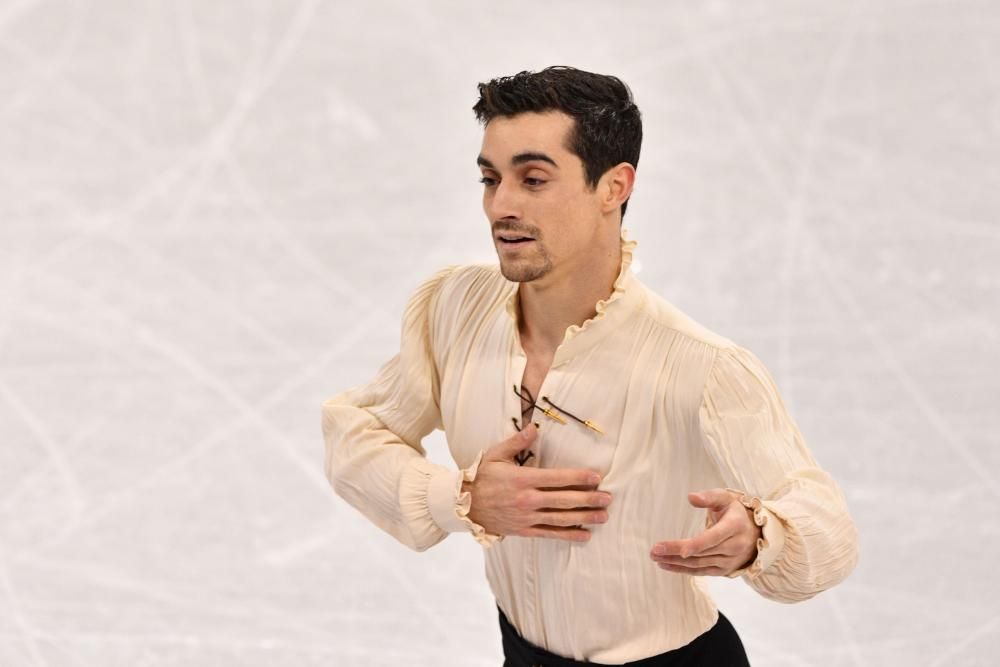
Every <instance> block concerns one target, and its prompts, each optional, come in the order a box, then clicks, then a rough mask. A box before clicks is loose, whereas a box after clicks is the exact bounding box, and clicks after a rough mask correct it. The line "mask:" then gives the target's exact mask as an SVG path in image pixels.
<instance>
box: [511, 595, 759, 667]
mask: <svg viewBox="0 0 1000 667" xmlns="http://www.w3.org/2000/svg"><path fill="white" fill-rule="evenodd" d="M497 611H498V612H500V633H501V636H502V639H503V655H504V663H503V667H574V666H576V665H581V666H583V667H609V666H607V665H602V664H601V663H597V662H580V661H579V660H573V659H571V658H564V657H562V656H559V655H556V654H555V653H550V652H548V651H546V650H545V649H543V648H540V647H538V646H535V645H534V644H532V643H530V642H528V641H527V640H525V639H524V638H523V637H521V635H519V634H518V632H517V630H516V629H515V628H514V626H512V625H511V624H510V621H509V620H507V616H506V615H504V613H503V610H501V609H500V607H499V606H498V607H497ZM624 667H750V661H749V659H748V658H747V654H746V651H745V650H744V649H743V642H742V641H740V636H739V635H738V634H737V633H736V629H735V628H734V627H733V625H732V623H730V622H729V619H727V618H726V617H725V616H723V615H722V612H719V620H718V621H717V622H716V624H715V625H713V626H712V627H711V628H709V630H708V631H706V632H705V633H704V634H701V635H699V636H698V637H696V638H695V639H694V641H692V642H691V643H690V644H687V645H686V646H682V647H680V648H678V649H674V650H673V651H667V652H666V653H661V654H660V655H654V656H652V657H649V658H643V659H642V660H636V661H633V662H627V663H625V665H624Z"/></svg>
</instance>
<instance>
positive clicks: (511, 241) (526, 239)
mask: <svg viewBox="0 0 1000 667" xmlns="http://www.w3.org/2000/svg"><path fill="white" fill-rule="evenodd" d="M534 240H535V239H533V238H531V237H530V236H514V235H506V234H505V235H503V236H498V237H497V241H499V242H500V245H502V246H507V247H513V246H520V245H527V244H528V243H531V242H532V241H534Z"/></svg>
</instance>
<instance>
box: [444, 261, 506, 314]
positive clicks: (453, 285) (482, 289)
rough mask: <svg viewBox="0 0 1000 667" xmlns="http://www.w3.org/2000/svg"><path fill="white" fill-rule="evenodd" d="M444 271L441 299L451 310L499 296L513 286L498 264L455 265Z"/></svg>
mask: <svg viewBox="0 0 1000 667" xmlns="http://www.w3.org/2000/svg"><path fill="white" fill-rule="evenodd" d="M443 271H444V272H446V275H445V276H444V278H443V280H442V281H441V287H440V297H439V298H440V300H441V302H442V303H445V304H448V305H449V307H451V308H461V307H462V306H463V305H465V304H468V303H471V302H476V301H481V300H482V299H483V297H489V296H495V295H499V294H500V293H502V292H504V291H506V290H509V289H510V286H511V283H510V282H508V281H507V280H506V279H505V278H504V277H503V274H502V273H500V267H499V266H498V265H496V264H453V265H451V266H449V267H447V268H446V269H443Z"/></svg>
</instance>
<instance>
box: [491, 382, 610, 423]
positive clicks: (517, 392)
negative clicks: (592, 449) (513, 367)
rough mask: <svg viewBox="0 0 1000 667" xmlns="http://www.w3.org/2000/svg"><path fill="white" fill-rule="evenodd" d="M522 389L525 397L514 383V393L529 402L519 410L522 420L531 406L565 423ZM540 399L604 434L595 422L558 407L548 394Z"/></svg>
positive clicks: (564, 421)
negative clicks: (526, 406) (527, 405)
mask: <svg viewBox="0 0 1000 667" xmlns="http://www.w3.org/2000/svg"><path fill="white" fill-rule="evenodd" d="M522 391H524V393H525V394H527V397H525V396H524V395H523V394H522V393H521V391H518V389H517V385H514V393H515V394H517V395H518V397H519V398H521V399H522V400H525V401H528V403H529V404H530V405H529V407H528V408H526V409H524V410H523V411H522V412H521V419H522V420H523V419H524V415H525V413H526V412H528V410H530V409H531V408H538V409H539V410H541V411H542V412H543V413H544V414H545V415H546V416H547V417H550V418H552V419H554V420H556V421H557V422H559V423H560V424H565V423H566V420H565V419H562V418H561V417H559V415H557V414H556V413H554V412H552V411H551V410H549V409H548V408H544V407H542V406H541V405H538V404H537V403H535V397H534V396H532V395H531V392H530V391H528V390H527V389H522ZM542 400H543V401H545V402H546V403H548V404H549V405H551V406H552V407H553V408H555V409H556V410H558V411H559V412H561V413H563V414H564V415H566V416H567V417H571V418H572V419H575V420H576V421H578V422H580V423H581V424H583V425H584V426H586V427H587V428H589V429H590V430H592V431H596V432H598V433H600V434H601V435H604V431H602V430H601V429H600V428H599V427H598V426H597V424H595V423H594V422H592V421H590V420H589V419H580V418H579V417H577V416H576V415H574V414H573V413H571V412H568V411H567V410H564V409H562V408H560V407H559V406H558V405H556V404H555V403H553V402H552V401H550V400H549V397H548V396H542ZM511 419H513V417H511ZM518 430H519V431H520V430H521V429H518Z"/></svg>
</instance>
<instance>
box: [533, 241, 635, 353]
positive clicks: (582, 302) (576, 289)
mask: <svg viewBox="0 0 1000 667" xmlns="http://www.w3.org/2000/svg"><path fill="white" fill-rule="evenodd" d="M620 272H621V246H620V243H619V244H617V245H615V247H614V248H613V249H609V250H608V251H605V252H604V253H602V254H601V255H600V256H599V257H590V258H588V261H587V263H586V265H583V266H578V267H573V268H572V269H571V271H570V272H568V273H565V274H561V275H553V276H548V277H549V278H551V280H543V281H532V282H530V283H521V284H520V286H519V287H518V290H519V294H518V297H519V303H520V318H519V326H518V330H519V334H520V338H521V345H522V347H524V349H525V352H527V353H529V354H535V355H539V356H548V357H551V356H553V355H554V354H555V351H556V348H558V347H559V344H560V343H562V341H563V337H564V336H565V333H566V329H567V327H570V326H572V325H574V324H575V325H577V326H582V325H583V323H584V322H585V321H587V320H589V319H590V318H592V317H594V316H595V315H596V314H597V310H596V308H595V306H596V304H597V302H598V301H601V300H603V299H607V298H608V297H609V296H610V295H611V292H612V290H613V289H614V283H615V279H616V278H617V277H618V274H619V273H620Z"/></svg>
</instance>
